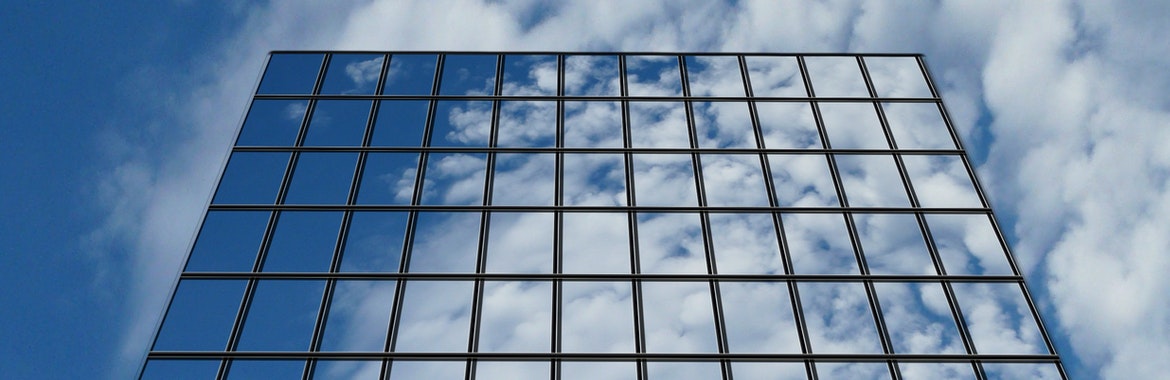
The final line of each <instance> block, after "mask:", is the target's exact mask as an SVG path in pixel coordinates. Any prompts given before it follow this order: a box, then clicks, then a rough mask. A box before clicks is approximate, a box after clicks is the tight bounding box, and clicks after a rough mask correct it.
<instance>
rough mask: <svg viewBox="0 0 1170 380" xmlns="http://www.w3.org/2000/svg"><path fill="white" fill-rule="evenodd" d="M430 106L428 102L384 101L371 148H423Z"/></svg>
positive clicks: (371, 139) (379, 111)
mask: <svg viewBox="0 0 1170 380" xmlns="http://www.w3.org/2000/svg"><path fill="white" fill-rule="evenodd" d="M430 105H431V102H429V101H426V100H383V101H382V102H381V103H379V106H378V120H377V121H376V122H374V132H373V136H371V137H370V146H400V147H416V146H422V139H423V132H424V131H426V127H427V112H428V110H427V108H429V107H430Z"/></svg>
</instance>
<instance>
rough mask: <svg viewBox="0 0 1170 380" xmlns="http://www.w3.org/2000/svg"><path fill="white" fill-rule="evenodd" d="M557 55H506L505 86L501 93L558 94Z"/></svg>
mask: <svg viewBox="0 0 1170 380" xmlns="http://www.w3.org/2000/svg"><path fill="white" fill-rule="evenodd" d="M556 94H557V56H555V55H518V54H513V55H507V56H504V87H503V89H501V91H500V95H556Z"/></svg>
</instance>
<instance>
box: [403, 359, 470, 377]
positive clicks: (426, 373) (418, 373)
mask: <svg viewBox="0 0 1170 380" xmlns="http://www.w3.org/2000/svg"><path fill="white" fill-rule="evenodd" d="M466 370H467V364H466V362H464V361H403V360H399V361H395V362H394V364H393V367H391V371H390V379H391V380H412V379H434V380H446V379H451V380H460V379H465V378H466V377H464V373H465V372H464V371H466Z"/></svg>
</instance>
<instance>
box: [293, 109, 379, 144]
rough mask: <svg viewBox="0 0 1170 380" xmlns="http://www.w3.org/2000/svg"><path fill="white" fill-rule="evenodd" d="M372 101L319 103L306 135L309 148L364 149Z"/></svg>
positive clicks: (314, 110)
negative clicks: (340, 147) (362, 147)
mask: <svg viewBox="0 0 1170 380" xmlns="http://www.w3.org/2000/svg"><path fill="white" fill-rule="evenodd" d="M370 106H371V102H370V101H369V100H328V99H326V100H318V101H317V106H316V107H315V108H314V109H313V120H312V121H310V122H309V129H308V131H307V132H305V145H306V146H361V145H362V139H363V137H364V136H365V134H366V120H367V119H368V118H369V115H370Z"/></svg>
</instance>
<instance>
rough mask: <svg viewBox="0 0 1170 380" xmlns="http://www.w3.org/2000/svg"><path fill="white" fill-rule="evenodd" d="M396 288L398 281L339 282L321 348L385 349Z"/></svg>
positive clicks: (334, 290) (326, 349)
mask: <svg viewBox="0 0 1170 380" xmlns="http://www.w3.org/2000/svg"><path fill="white" fill-rule="evenodd" d="M394 288H395V282H394V281H349V280H339V281H337V285H336V287H334V288H333V299H332V300H331V304H330V306H329V315H328V317H327V318H328V319H326V324H325V332H324V335H323V336H322V340H321V351H371V352H381V351H382V350H384V349H385V347H386V329H387V327H388V326H390V314H391V312H392V309H393V308H394Z"/></svg>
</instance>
